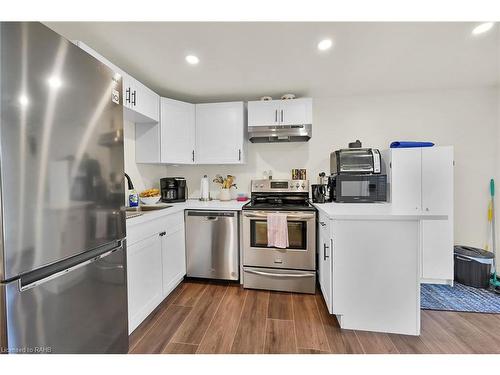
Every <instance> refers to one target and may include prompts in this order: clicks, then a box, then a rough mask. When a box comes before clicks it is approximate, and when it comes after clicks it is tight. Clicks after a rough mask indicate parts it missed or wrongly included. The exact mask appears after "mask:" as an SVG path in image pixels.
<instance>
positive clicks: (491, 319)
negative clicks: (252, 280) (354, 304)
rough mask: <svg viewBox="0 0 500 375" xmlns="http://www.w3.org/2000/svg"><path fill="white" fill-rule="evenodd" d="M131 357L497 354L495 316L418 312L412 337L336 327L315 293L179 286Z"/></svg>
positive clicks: (499, 320)
mask: <svg viewBox="0 0 500 375" xmlns="http://www.w3.org/2000/svg"><path fill="white" fill-rule="evenodd" d="M130 352H131V353H177V354H181V353H185V354H194V353H305V354H323V353H405V354H408V353H500V315H495V314H476V313H458V312H442V311H426V310H422V333H421V335H420V336H419V337H414V336H404V335H393V334H383V333H373V332H363V331H351V330H342V329H340V327H339V325H338V323H337V320H336V318H335V317H334V316H332V315H329V314H328V312H327V309H326V306H325V305H324V302H323V298H322V296H321V294H319V293H317V294H316V295H308V294H295V293H282V292H268V291H258V290H246V289H243V288H241V287H240V286H239V285H236V284H229V283H215V282H210V283H207V282H198V281H184V282H183V283H181V284H180V285H179V286H178V287H177V288H176V290H175V291H174V292H172V294H170V296H169V297H167V299H166V300H165V301H164V302H163V303H162V304H161V305H160V306H159V307H158V308H157V309H156V310H155V311H154V312H153V313H152V314H151V315H150V316H149V317H148V319H146V320H145V321H144V322H143V323H142V324H141V325H140V326H139V327H138V328H137V329H136V330H135V331H134V332H133V333H132V335H131V336H130Z"/></svg>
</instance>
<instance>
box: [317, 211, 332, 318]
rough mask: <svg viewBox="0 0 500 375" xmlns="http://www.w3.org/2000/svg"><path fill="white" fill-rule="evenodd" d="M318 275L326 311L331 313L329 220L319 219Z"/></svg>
mask: <svg viewBox="0 0 500 375" xmlns="http://www.w3.org/2000/svg"><path fill="white" fill-rule="evenodd" d="M319 226H320V227H319V249H318V273H319V277H318V280H319V284H320V288H321V293H322V294H323V298H324V300H325V303H326V306H327V308H328V311H329V312H330V313H332V302H333V301H332V299H333V298H332V282H333V280H332V257H331V255H332V249H331V247H332V242H333V241H331V238H330V220H329V219H326V218H323V217H321V216H320V219H319Z"/></svg>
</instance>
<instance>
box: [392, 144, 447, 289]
mask: <svg viewBox="0 0 500 375" xmlns="http://www.w3.org/2000/svg"><path fill="white" fill-rule="evenodd" d="M383 159H384V164H385V168H386V172H387V175H388V182H389V188H390V193H389V197H390V201H391V204H392V206H393V209H394V210H395V211H397V212H403V213H408V212H416V213H419V214H420V213H423V214H429V215H432V214H433V215H446V216H447V217H448V219H447V220H422V222H421V245H422V248H421V250H422V264H421V276H422V279H421V281H422V282H429V283H446V284H451V283H453V194H454V189H453V146H439V147H424V148H406V149H390V150H385V151H383Z"/></svg>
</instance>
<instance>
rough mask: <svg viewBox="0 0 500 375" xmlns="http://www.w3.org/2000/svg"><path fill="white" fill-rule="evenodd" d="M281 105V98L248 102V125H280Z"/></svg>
mask: <svg viewBox="0 0 500 375" xmlns="http://www.w3.org/2000/svg"><path fill="white" fill-rule="evenodd" d="M279 106H280V101H279V100H269V101H253V102H248V126H273V125H279V123H280V107H279Z"/></svg>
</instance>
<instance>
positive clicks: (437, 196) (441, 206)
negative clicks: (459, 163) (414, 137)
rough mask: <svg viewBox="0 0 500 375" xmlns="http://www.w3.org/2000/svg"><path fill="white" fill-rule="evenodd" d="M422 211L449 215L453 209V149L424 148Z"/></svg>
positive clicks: (450, 147)
mask: <svg viewBox="0 0 500 375" xmlns="http://www.w3.org/2000/svg"><path fill="white" fill-rule="evenodd" d="M422 209H423V211H424V213H429V214H449V213H450V212H451V210H452V209H453V147H452V146H446V147H427V148H422Z"/></svg>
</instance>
